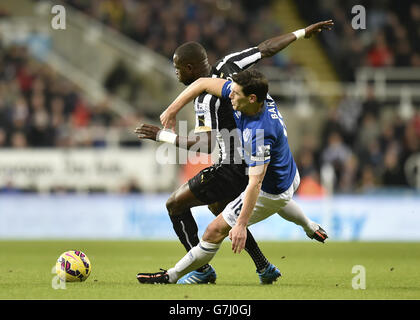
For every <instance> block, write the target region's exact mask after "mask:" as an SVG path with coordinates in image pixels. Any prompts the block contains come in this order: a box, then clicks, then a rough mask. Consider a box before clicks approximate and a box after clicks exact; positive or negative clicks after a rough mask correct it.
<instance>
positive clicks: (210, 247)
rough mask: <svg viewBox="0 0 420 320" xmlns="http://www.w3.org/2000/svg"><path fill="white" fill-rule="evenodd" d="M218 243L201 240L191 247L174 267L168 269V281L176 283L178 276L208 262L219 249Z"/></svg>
mask: <svg viewBox="0 0 420 320" xmlns="http://www.w3.org/2000/svg"><path fill="white" fill-rule="evenodd" d="M219 247H220V243H210V242H206V241H203V240H201V241H200V243H199V244H198V245H197V246H195V247H194V248H192V249H191V250H190V251H188V253H187V254H186V255H185V256H184V257H183V258H182V259H181V260H179V261H178V263H177V264H176V265H175V267H173V268H171V269H169V270H168V275H169V282H170V283H176V282H177V281H178V279H179V278H181V277H182V276H183V275H184V274H187V273H188V272H190V271H193V270H195V269H197V268H199V267H201V266H203V265H205V264H206V263H209V262H210V260H211V259H213V257H214V256H215V254H216V252H217V250H219Z"/></svg>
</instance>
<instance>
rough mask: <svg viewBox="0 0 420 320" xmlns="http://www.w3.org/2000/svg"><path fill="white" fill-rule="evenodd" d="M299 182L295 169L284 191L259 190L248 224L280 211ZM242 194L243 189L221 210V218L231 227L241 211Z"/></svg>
mask: <svg viewBox="0 0 420 320" xmlns="http://www.w3.org/2000/svg"><path fill="white" fill-rule="evenodd" d="M299 184H300V176H299V172H298V170H297V169H296V175H295V178H294V179H293V183H292V185H291V186H290V187H289V189H287V190H286V191H285V192H283V193H281V194H270V193H267V192H264V191H262V190H261V191H260V194H259V195H258V199H257V203H256V204H255V208H254V210H253V211H252V214H251V217H250V219H249V221H248V226H250V225H253V224H254V223H257V222H260V221H262V220H264V219H267V218H268V217H269V216H271V215H272V214H274V213H278V212H279V211H281V209H282V208H283V207H285V206H286V205H287V203H288V202H289V201H290V200H291V199H292V197H293V194H294V193H295V192H296V190H297V188H298V187H299ZM244 195H245V191H244V192H242V193H241V194H240V195H239V196H238V197H237V198H236V199H235V200H233V201H232V202H230V203H229V204H228V205H227V206H226V208H225V209H224V210H223V212H222V215H223V219H225V221H226V223H227V224H228V225H230V226H231V227H233V226H234V225H235V224H236V220H237V219H238V217H239V214H240V213H241V209H242V205H243V200H244Z"/></svg>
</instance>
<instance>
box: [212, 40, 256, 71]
mask: <svg viewBox="0 0 420 320" xmlns="http://www.w3.org/2000/svg"><path fill="white" fill-rule="evenodd" d="M260 60H261V52H260V49H258V47H252V48H248V49H246V50H243V51H239V52H234V53H231V54H229V55H227V56H225V57H224V58H223V59H221V60H219V62H218V63H217V64H216V70H217V71H219V72H220V71H223V69H226V72H225V73H228V74H233V73H234V71H235V72H239V71H241V70H245V69H248V68H249V67H251V66H253V65H254V64H256V63H257V62H258V61H260Z"/></svg>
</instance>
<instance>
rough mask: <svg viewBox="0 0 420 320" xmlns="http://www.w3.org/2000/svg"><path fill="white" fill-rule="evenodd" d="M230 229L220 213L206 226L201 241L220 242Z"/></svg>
mask: <svg viewBox="0 0 420 320" xmlns="http://www.w3.org/2000/svg"><path fill="white" fill-rule="evenodd" d="M230 229H231V227H230V226H229V225H228V224H227V223H226V221H225V220H224V219H223V217H222V215H219V216H217V217H216V219H214V220H213V221H212V222H211V223H210V224H209V225H208V226H207V229H206V231H205V232H204V234H203V241H206V242H210V243H220V242H222V241H223V239H224V238H226V237H227V236H228V234H229V230H230Z"/></svg>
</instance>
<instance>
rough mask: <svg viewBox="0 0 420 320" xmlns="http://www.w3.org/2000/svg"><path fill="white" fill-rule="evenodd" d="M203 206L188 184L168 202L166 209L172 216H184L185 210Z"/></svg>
mask: <svg viewBox="0 0 420 320" xmlns="http://www.w3.org/2000/svg"><path fill="white" fill-rule="evenodd" d="M203 204H204V203H202V202H201V201H200V200H198V199H197V198H196V197H195V196H194V194H193V193H192V192H191V190H190V188H189V186H188V183H184V184H183V185H182V186H180V187H179V188H178V189H177V190H175V191H174V192H173V193H172V194H171V196H170V197H169V199H168V200H167V201H166V209H167V210H168V213H169V215H170V216H176V215H180V214H182V213H183V212H185V210H188V209H191V208H192V207H195V206H200V205H203Z"/></svg>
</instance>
